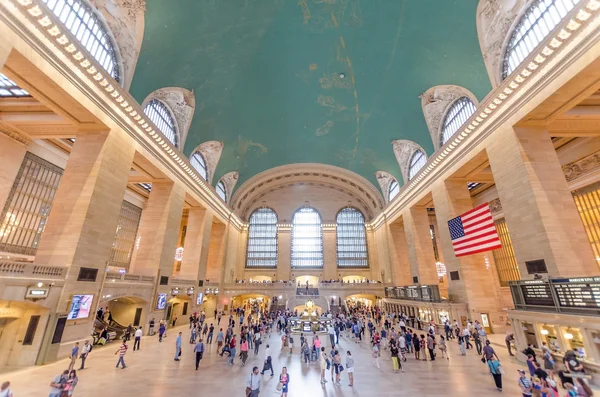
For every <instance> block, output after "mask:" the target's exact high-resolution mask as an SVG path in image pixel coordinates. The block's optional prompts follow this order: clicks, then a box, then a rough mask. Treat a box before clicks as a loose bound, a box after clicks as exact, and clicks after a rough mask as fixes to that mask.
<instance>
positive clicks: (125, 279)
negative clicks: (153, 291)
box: [106, 272, 154, 284]
mask: <svg viewBox="0 0 600 397" xmlns="http://www.w3.org/2000/svg"><path fill="white" fill-rule="evenodd" d="M106 282H113V283H115V282H116V283H118V282H121V283H134V284H154V277H152V276H143V275H141V274H134V273H116V272H107V273H106Z"/></svg>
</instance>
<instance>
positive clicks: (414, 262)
mask: <svg viewBox="0 0 600 397" xmlns="http://www.w3.org/2000/svg"><path fill="white" fill-rule="evenodd" d="M465 186H466V185H465ZM402 219H403V220H404V230H405V233H406V243H407V245H408V260H409V263H410V273H411V275H412V276H413V277H414V276H417V277H419V284H423V285H437V284H438V282H439V280H438V275H437V271H436V269H435V255H434V252H433V244H432V241H431V232H430V230H429V215H428V214H427V208H425V207H420V206H415V207H412V208H410V209H408V210H406V211H404V212H403V213H402ZM411 281H412V277H411ZM411 284H414V283H412V282H411Z"/></svg>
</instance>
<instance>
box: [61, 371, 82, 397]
mask: <svg viewBox="0 0 600 397" xmlns="http://www.w3.org/2000/svg"><path fill="white" fill-rule="evenodd" d="M78 382H79V378H78V377H77V372H76V371H75V370H71V371H70V372H69V377H68V378H67V382H66V383H65V387H64V388H63V394H61V396H62V395H64V394H65V393H66V395H67V396H68V397H70V396H72V395H73V392H74V391H75V386H77V383H78Z"/></svg>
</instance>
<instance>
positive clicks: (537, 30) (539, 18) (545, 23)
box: [502, 0, 580, 80]
mask: <svg viewBox="0 0 600 397" xmlns="http://www.w3.org/2000/svg"><path fill="white" fill-rule="evenodd" d="M579 1H580V0H535V1H534V2H533V3H532V4H531V6H530V7H529V9H528V10H527V11H526V12H525V14H524V15H523V16H522V17H521V19H520V20H519V22H518V23H517V25H516V26H515V28H514V30H513V32H512V35H511V36H510V40H509V42H508V45H507V46H506V53H505V54H504V67H503V69H502V80H504V79H505V78H506V77H508V75H509V74H511V73H512V72H513V71H514V70H515V69H516V68H517V67H518V66H519V65H520V64H521V63H522V62H523V61H524V60H525V58H527V56H529V54H531V52H532V51H533V50H534V49H535V48H536V47H537V46H538V45H539V44H540V43H541V42H542V41H543V40H544V39H545V38H546V37H547V36H548V34H550V32H551V31H552V30H553V29H554V28H555V27H556V25H558V24H559V23H560V21H562V20H563V18H564V17H565V16H566V15H567V14H568V13H569V11H571V10H572V9H573V7H575V5H576V4H577V3H579Z"/></svg>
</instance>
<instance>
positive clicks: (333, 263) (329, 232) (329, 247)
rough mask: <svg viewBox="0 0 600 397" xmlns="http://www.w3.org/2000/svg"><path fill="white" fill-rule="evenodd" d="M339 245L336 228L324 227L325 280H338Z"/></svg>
mask: <svg viewBox="0 0 600 397" xmlns="http://www.w3.org/2000/svg"><path fill="white" fill-rule="evenodd" d="M337 275H338V273H337V245H336V229H335V227H323V277H322V279H323V280H336V279H337V278H338V276H337Z"/></svg>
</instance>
